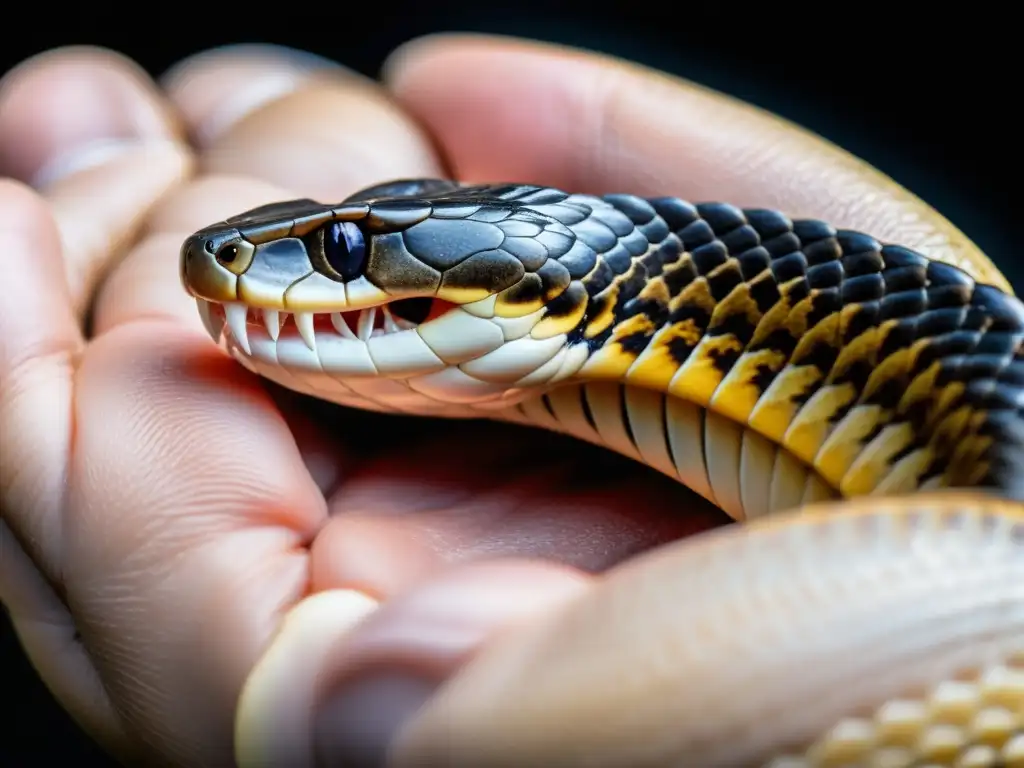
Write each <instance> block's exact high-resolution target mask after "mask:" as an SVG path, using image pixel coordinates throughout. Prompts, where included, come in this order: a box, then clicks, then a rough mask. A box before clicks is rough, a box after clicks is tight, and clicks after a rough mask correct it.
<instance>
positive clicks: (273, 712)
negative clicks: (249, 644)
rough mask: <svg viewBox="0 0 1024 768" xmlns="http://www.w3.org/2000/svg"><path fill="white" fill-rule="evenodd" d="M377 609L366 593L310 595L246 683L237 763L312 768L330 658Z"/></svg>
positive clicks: (294, 610)
mask: <svg viewBox="0 0 1024 768" xmlns="http://www.w3.org/2000/svg"><path fill="white" fill-rule="evenodd" d="M376 609H377V601H376V600H374V599H373V598H371V597H368V596H367V595H365V594H363V593H362V592H358V591H356V590H350V589H335V590H330V591H327V592H320V593H317V594H315V595H312V596H310V597H307V598H306V599H305V600H303V601H302V602H301V603H299V604H298V605H296V606H295V607H294V608H292V610H291V611H290V612H289V614H288V616H287V617H286V618H285V620H284V622H283V623H282V626H281V629H280V631H279V632H278V633H277V635H276V636H275V637H274V639H273V640H272V641H271V644H270V647H269V648H268V649H267V651H266V652H265V653H264V655H263V657H262V658H261V659H260V660H259V662H258V663H257V664H256V667H255V668H254V669H253V671H252V673H251V674H250V675H249V679H248V680H247V681H246V684H245V686H244V688H243V689H242V694H241V696H240V698H239V702H238V711H237V713H236V715H235V760H236V761H237V763H238V765H239V766H240V767H241V768H257V766H259V768H263V766H275V765H296V766H298V765H312V762H313V760H312V755H310V756H309V759H308V760H306V759H304V758H303V755H305V754H306V752H307V751H309V752H311V751H312V750H311V749H310V748H309V747H307V744H308V743H309V742H310V741H311V739H310V725H309V722H310V720H309V718H310V717H312V716H313V712H314V709H315V706H316V702H315V698H316V696H317V693H316V692H317V688H318V681H319V679H320V678H321V675H322V674H323V669H324V665H325V662H324V659H325V657H329V656H330V654H331V651H332V649H333V648H335V647H336V646H337V645H338V644H339V643H341V642H343V641H344V638H345V637H346V635H348V633H349V632H350V631H351V629H352V628H353V627H354V626H356V625H357V624H358V623H359V622H361V621H362V620H363V619H364V618H365V617H366V616H368V615H370V614H371V613H373V612H374V611H375V610H376Z"/></svg>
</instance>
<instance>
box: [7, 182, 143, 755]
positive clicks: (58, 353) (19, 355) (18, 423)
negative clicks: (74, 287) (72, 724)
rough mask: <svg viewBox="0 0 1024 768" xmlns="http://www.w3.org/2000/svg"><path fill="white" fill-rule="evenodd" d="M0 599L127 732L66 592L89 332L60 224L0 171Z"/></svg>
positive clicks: (111, 730) (23, 634)
mask: <svg viewBox="0 0 1024 768" xmlns="http://www.w3.org/2000/svg"><path fill="white" fill-rule="evenodd" d="M0 273H2V274H3V275H4V300H3V301H0V328H2V329H3V333H0V515H2V519H0V602H2V603H3V604H4V605H5V606H6V607H7V610H8V611H9V612H10V615H11V620H12V622H13V624H14V627H15V629H16V631H17V633H18V637H19V639H20V641H21V644H22V646H23V648H24V649H25V651H26V653H27V654H28V656H29V658H30V659H31V661H32V664H33V665H34V667H35V668H36V669H37V670H38V671H39V672H40V674H41V675H43V677H44V679H45V680H46V681H47V684H48V685H49V686H50V689H51V690H52V691H53V693H54V694H55V695H56V696H57V697H58V698H59V700H60V701H61V702H63V703H64V705H65V706H67V707H68V708H69V709H70V710H71V711H72V712H73V713H74V715H75V716H76V718H77V719H78V722H79V723H80V724H81V725H82V726H83V727H84V728H86V729H87V731H88V732H89V733H91V734H92V736H93V738H95V739H97V740H98V741H100V742H101V743H102V744H104V745H105V746H106V747H108V748H110V749H114V748H115V747H116V745H117V744H118V743H119V742H121V741H123V738H124V734H123V732H122V731H121V729H120V723H119V721H118V719H117V718H116V717H115V715H114V711H113V708H112V707H111V703H110V701H109V698H108V697H107V696H106V694H105V692H104V690H103V687H102V685H101V683H100V681H99V679H98V678H97V676H96V674H95V670H94V669H93V667H92V665H91V662H90V661H89V658H88V656H87V655H86V653H85V651H84V649H83V648H82V646H81V645H80V644H79V643H78V642H77V641H76V639H75V626H74V623H73V622H72V620H71V616H70V614H69V612H68V608H67V605H66V604H65V603H64V601H63V599H62V598H63V597H64V593H63V590H62V582H61V576H62V573H63V559H62V553H63V550H64V543H65V534H66V530H65V528H64V525H63V519H62V508H63V500H64V494H65V491H66V487H65V482H66V478H67V476H68V451H69V450H70V445H71V440H72V425H73V423H74V416H73V404H72V381H73V377H74V375H75V369H76V367H77V365H78V360H79V356H80V355H81V352H82V345H83V340H82V337H81V334H80V332H79V330H78V326H77V323H76V320H75V317H74V316H73V315H72V314H71V311H70V302H69V301H68V295H67V293H68V292H67V283H66V282H65V279H64V273H63V265H62V263H61V249H60V242H59V236H58V233H57V228H56V225H55V223H54V221H53V218H52V216H51V214H50V211H49V209H48V208H47V206H46V203H45V201H43V200H41V199H40V198H39V197H38V195H36V194H35V193H34V192H33V191H32V190H30V189H28V188H27V187H25V186H23V185H21V184H19V183H17V182H14V181H9V180H7V181H0Z"/></svg>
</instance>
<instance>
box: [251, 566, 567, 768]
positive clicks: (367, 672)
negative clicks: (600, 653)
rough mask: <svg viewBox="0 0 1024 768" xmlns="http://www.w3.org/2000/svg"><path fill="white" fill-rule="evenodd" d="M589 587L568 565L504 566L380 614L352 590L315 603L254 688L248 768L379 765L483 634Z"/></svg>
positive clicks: (295, 619)
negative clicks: (391, 740)
mask: <svg viewBox="0 0 1024 768" xmlns="http://www.w3.org/2000/svg"><path fill="white" fill-rule="evenodd" d="M586 583H587V582H586V579H585V578H583V577H581V576H580V575H578V574H575V573H573V572H572V571H571V570H567V569H564V568H559V567H555V566H552V565H544V564H539V563H529V562H503V563H489V564H478V565H471V566H465V567H462V568H457V569H453V570H450V571H448V572H446V573H444V574H443V575H441V576H438V577H435V578H434V579H432V580H430V581H427V582H426V583H423V584H420V585H418V586H417V587H416V589H415V590H413V591H412V592H410V593H408V594H405V595H403V596H401V597H398V598H396V599H395V600H393V601H391V602H388V603H386V604H385V605H383V606H382V607H381V608H379V609H377V610H376V612H374V613H370V611H372V606H368V605H367V604H366V602H365V601H366V598H362V597H358V596H354V595H353V593H350V592H346V591H344V590H335V591H327V592H321V593H319V594H318V595H316V596H315V597H311V598H308V599H307V600H306V601H305V602H304V603H301V604H299V605H298V606H297V607H296V608H295V609H294V610H293V611H292V612H291V614H289V616H288V619H287V620H286V622H285V624H284V626H283V627H282V630H281V632H280V633H279V634H278V635H277V637H276V638H275V640H274V643H273V644H272V645H271V647H270V648H269V649H268V651H267V653H266V654H265V655H264V656H263V657H262V659H261V660H260V662H259V664H258V665H257V667H256V668H255V670H254V671H253V674H252V676H251V677H250V678H249V680H248V681H247V683H246V686H245V690H244V692H243V694H242V698H241V700H240V703H239V710H238V719H237V724H236V754H237V756H238V760H239V763H240V765H242V766H256V765H278V764H285V763H287V764H288V765H294V766H303V765H306V766H313V765H350V766H362V765H379V764H381V763H380V758H381V757H382V756H383V747H384V746H385V745H386V743H387V739H388V737H389V735H390V730H391V729H392V728H393V727H395V726H397V725H398V724H399V722H401V720H402V719H404V718H405V717H407V716H408V715H410V714H411V713H412V712H413V711H415V709H416V708H418V706H419V705H421V704H422V703H423V701H424V700H425V699H426V698H428V697H429V695H430V693H431V692H432V691H433V689H434V688H435V687H436V686H437V685H438V684H439V682H440V681H441V680H443V679H444V678H445V677H447V676H448V675H449V674H450V673H451V671H452V670H453V669H454V668H456V667H458V666H459V665H460V664H461V663H462V662H463V661H464V660H465V658H466V655H467V654H468V653H469V652H471V651H472V650H473V649H475V648H476V647H477V646H478V645H479V644H480V642H481V641H482V640H483V639H484V638H485V637H487V636H488V635H490V634H491V633H493V632H496V631H498V630H499V629H500V628H502V627H506V626H510V625H513V624H517V623H519V622H523V621H528V620H529V619H530V618H531V617H535V616H539V615H542V614H544V613H546V612H548V611H550V610H552V609H553V608H555V607H556V606H559V605H563V604H565V603H566V602H567V601H570V600H572V599H573V598H574V597H575V596H576V595H578V594H579V593H580V592H581V591H582V590H583V589H584V588H585V586H586ZM353 614H355V615H356V616H358V617H367V616H368V618H363V619H362V621H361V622H359V623H355V622H353V621H352V620H351V619H349V618H348V617H350V616H352V615H353ZM353 624H355V628H354V629H353Z"/></svg>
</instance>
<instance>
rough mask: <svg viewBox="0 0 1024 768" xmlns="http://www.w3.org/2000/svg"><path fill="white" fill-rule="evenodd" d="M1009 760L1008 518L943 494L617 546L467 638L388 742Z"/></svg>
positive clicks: (1017, 547) (711, 756)
mask: <svg viewBox="0 0 1024 768" xmlns="http://www.w3.org/2000/svg"><path fill="white" fill-rule="evenodd" d="M844 507H845V508H844ZM1022 758H1024V512H1022V510H1021V508H1020V506H1019V505H1011V504H1010V503H1007V502H1001V501H997V500H990V501H988V502H985V501H979V500H978V498H977V497H971V498H970V499H969V500H968V499H967V498H966V497H963V496H957V495H949V494H944V495H942V496H941V497H940V496H922V497H919V498H916V499H913V500H910V499H903V500H898V501H881V500H879V501H872V502H871V504H870V505H868V504H863V503H861V504H858V505H857V506H856V507H854V506H853V505H852V504H850V505H849V506H847V505H838V506H833V505H827V506H820V507H817V508H816V509H814V510H813V511H811V512H809V513H804V514H801V515H799V516H790V517H785V518H776V519H775V520H765V521H762V522H757V523H752V524H749V525H747V526H744V527H735V528H731V529H727V530H723V531H718V532H714V533H710V534H705V535H703V536H699V537H695V538H692V539H689V540H687V541H685V542H683V543H681V544H678V545H673V546H670V547H666V548H663V549H661V550H659V551H657V552H655V553H652V554H650V555H648V556H646V557H645V558H644V559H642V560H636V561H633V562H632V563H630V564H628V565H627V566H624V567H623V568H621V569H619V570H617V571H613V572H611V573H610V574H609V575H608V577H607V579H606V580H605V581H604V582H603V583H602V584H601V585H600V586H598V587H596V588H594V589H593V590H591V591H590V592H588V593H587V594H585V595H583V596H582V597H581V598H580V599H577V600H574V601H570V602H567V603H566V604H565V605H564V606H563V607H562V608H561V609H560V610H558V611H555V612H552V613H551V614H549V615H547V616H545V617H544V618H543V619H542V620H539V621H536V622H532V623H531V624H529V625H528V626H524V627H523V628H521V629H518V630H516V631H513V632H509V633H507V634H505V635H504V636H502V637H501V638H499V639H498V641H496V642H495V643H493V644H491V645H489V646H488V647H485V648H483V649H482V651H481V652H480V654H479V655H478V656H476V657H475V658H474V660H473V661H472V662H470V663H469V664H468V665H467V666H466V667H465V668H464V669H463V670H462V671H461V672H460V673H458V674H457V675H456V676H454V677H453V678H452V679H451V680H450V681H449V683H448V684H447V685H446V686H445V688H443V689H442V690H441V691H440V692H439V693H438V694H437V695H435V696H434V697H433V698H432V699H431V700H430V701H429V702H428V704H427V705H426V706H425V707H423V708H422V709H420V710H419V712H418V713H417V715H416V716H415V717H414V718H413V719H412V720H411V721H409V723H408V725H406V726H405V727H404V728H402V729H401V730H400V731H399V733H398V737H397V741H396V742H395V743H394V744H393V748H392V759H393V761H394V762H393V764H394V765H398V766H421V765H446V766H488V767H490V766H521V765H550V766H560V767H561V766H571V765H572V766H575V765H579V766H583V765H586V766H598V765H599V766H602V767H606V768H613V767H617V766H623V768H625V767H626V766H629V768H638V767H641V768H642V767H644V766H701V767H702V768H713V767H716V766H729V767H730V768H736V767H737V766H747V765H771V766H773V767H774V766H779V767H780V768H781V766H786V767H787V768H796V767H797V766H801V767H803V766H818V765H822V766H824V765H829V766H831V765H844V766H854V765H856V766H861V765H864V766H866V765H886V766H889V765H892V766H897V765H898V766H909V765H923V764H929V765H931V764H940V765H972V766H973V765H979V766H981V765H985V766H990V765H991V766H994V765H1020V764H1021V763H1020V762H1019V761H1021V760H1022Z"/></svg>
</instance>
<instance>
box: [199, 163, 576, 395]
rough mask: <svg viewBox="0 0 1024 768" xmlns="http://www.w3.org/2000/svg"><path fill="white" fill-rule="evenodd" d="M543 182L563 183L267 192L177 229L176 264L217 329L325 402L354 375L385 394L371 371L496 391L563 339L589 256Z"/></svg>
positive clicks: (421, 183)
mask: <svg viewBox="0 0 1024 768" xmlns="http://www.w3.org/2000/svg"><path fill="white" fill-rule="evenodd" d="M524 191H525V193H526V195H525V197H524V194H523V193H524ZM517 192H518V193H519V194H518V195H517V194H516V193H517ZM530 194H532V199H530ZM545 194H546V195H547V196H549V197H550V196H552V195H555V196H559V198H560V199H563V198H564V197H565V195H564V194H563V193H560V192H557V191H553V190H546V189H544V188H538V187H516V186H511V185H507V186H500V187H495V186H487V187H460V186H458V185H456V184H454V183H452V182H446V181H441V180H407V181H399V182H390V183H388V184H385V185H381V186H378V187H374V188H371V189H368V190H364V191H362V192H360V193H358V194H356V195H354V196H352V197H351V198H349V199H348V200H346V201H344V202H342V203H339V204H337V205H325V204H322V203H318V202H315V201H312V200H294V201H289V202H283V203H275V204H271V205H266V206H262V207H259V208H255V209H253V210H250V211H247V212H245V213H242V214H241V215H238V216H235V217H232V218H230V219H227V220H225V221H223V222H219V223H217V224H214V225H212V226H209V227H205V228H203V229H202V230H200V231H198V232H196V233H195V234H193V235H192V236H191V237H189V238H188V239H187V240H186V241H185V243H184V244H183V246H182V248H181V278H182V282H183V283H184V286H185V288H186V290H187V291H188V292H189V293H190V294H192V295H193V296H194V297H195V298H196V299H197V301H198V304H199V309H200V314H201V316H202V318H203V320H204V323H205V325H206V327H207V329H208V331H209V332H210V334H211V335H212V336H213V338H214V339H215V340H216V341H218V342H220V343H224V344H225V345H226V346H227V348H228V349H229V350H230V351H231V352H232V354H234V355H235V356H236V358H238V359H239V360H240V361H241V362H242V363H243V364H245V365H246V366H247V367H249V368H250V369H253V370H256V371H257V372H258V373H261V374H262V375H265V376H267V377H269V378H272V379H280V380H282V381H287V382H288V384H287V385H288V386H292V387H293V388H294V387H295V384H294V380H295V378H296V377H295V376H294V375H291V374H298V376H299V378H300V379H302V378H304V380H305V381H306V382H307V384H306V385H305V386H303V387H301V388H304V389H307V390H309V391H310V393H312V394H315V395H317V396H319V397H324V398H328V399H333V400H335V401H338V402H347V401H348V400H350V399H351V398H349V397H347V395H348V394H349V393H350V391H351V390H352V389H353V386H354V387H355V388H356V389H358V390H359V391H360V392H361V393H363V395H365V394H367V393H370V394H374V395H375V396H376V397H377V398H378V399H379V398H381V397H383V396H382V395H381V394H380V393H381V392H383V391H385V390H387V389H388V388H389V386H390V385H389V384H387V383H382V380H383V379H392V380H397V381H401V382H403V384H402V386H403V387H405V388H406V390H407V392H406V394H408V390H409V388H413V389H415V388H416V387H419V388H420V389H421V390H424V391H426V390H429V397H431V398H433V400H432V401H431V403H429V404H430V405H431V406H433V405H436V404H437V403H443V404H451V403H457V402H463V401H465V400H466V399H467V398H469V399H475V398H483V399H486V400H494V399H501V398H506V399H507V398H509V397H511V396H512V395H513V394H514V393H515V392H516V391H518V389H517V387H516V384H517V382H518V380H519V379H522V378H523V376H525V375H528V374H530V373H532V372H534V370H535V369H536V368H537V367H539V366H540V365H541V364H543V363H548V362H550V360H551V359H553V358H554V357H555V356H556V355H557V354H558V353H559V352H561V351H563V350H564V349H565V348H566V347H567V346H568V344H567V334H568V333H569V332H571V331H572V330H573V329H574V328H576V327H577V326H579V325H580V323H581V322H582V321H583V317H584V314H585V311H586V307H587V300H588V296H587V291H586V289H585V288H584V287H583V284H582V282H581V281H580V279H579V278H582V277H583V276H584V275H585V274H586V273H587V272H589V271H590V270H591V269H592V268H593V267H594V265H595V263H596V255H595V253H594V251H593V250H591V249H590V248H588V247H586V246H585V245H583V244H582V243H581V242H580V241H579V240H578V238H577V236H576V234H575V232H574V231H573V230H572V229H571V228H570V227H568V226H566V225H565V224H564V223H562V221H560V220H559V219H558V218H557V217H554V216H551V215H546V214H545V213H544V210H543V209H544V205H543V203H544V195H545ZM289 318H292V319H293V320H294V322H293V323H292V324H290V323H288V320H289ZM580 354H582V350H581V353H580ZM577 356H579V355H577ZM355 379H363V380H364V381H362V382H356V384H354V385H352V384H351V382H352V381H353V380H355ZM365 379H371V380H372V382H371V383H367V382H366V381H365ZM373 382H376V383H373ZM391 383H392V384H393V383H394V381H392V382H391ZM520 388H521V387H520ZM406 399H408V398H406ZM412 399H413V400H416V399H417V398H415V397H413V398H412ZM360 405H365V403H360ZM385 407H387V408H391V407H393V406H392V404H390V403H388V404H385ZM416 410H432V408H426V407H424V408H416Z"/></svg>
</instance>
